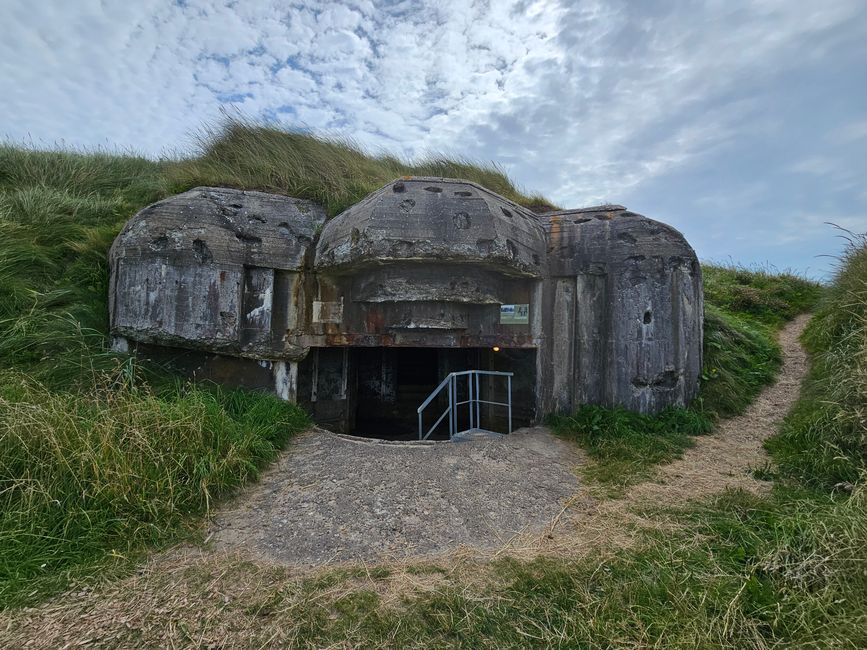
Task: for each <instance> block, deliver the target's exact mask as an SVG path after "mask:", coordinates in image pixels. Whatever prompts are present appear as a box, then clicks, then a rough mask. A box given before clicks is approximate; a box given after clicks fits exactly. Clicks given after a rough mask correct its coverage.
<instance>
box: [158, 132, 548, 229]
mask: <svg viewBox="0 0 867 650" xmlns="http://www.w3.org/2000/svg"><path fill="white" fill-rule="evenodd" d="M199 145H200V150H201V155H199V156H198V157H196V158H191V159H188V160H184V161H181V162H179V163H177V164H173V165H171V166H170V167H169V169H168V178H169V182H170V185H171V187H172V189H173V191H180V190H186V189H189V188H191V187H195V186H197V185H212V186H216V185H219V186H225V187H237V188H240V189H255V190H263V191H267V192H276V193H279V194H287V195H290V196H295V197H299V198H304V199H311V200H313V201H316V202H318V203H320V204H322V205H323V206H325V209H326V211H327V213H328V214H329V216H333V215H335V214H337V213H339V212H342V211H343V210H345V209H346V208H348V207H349V206H351V205H352V204H354V203H357V202H358V201H360V200H361V199H363V198H364V197H365V196H367V195H368V194H370V193H371V192H373V191H374V190H376V189H379V188H380V187H382V186H383V185H385V184H386V183H388V182H389V181H392V180H394V179H395V178H398V177H400V176H440V177H444V178H463V179H466V180H470V181H475V182H476V183H479V184H480V185H483V186H484V187H487V188H488V189H490V190H493V191H494V192H497V193H498V194H501V195H502V196H505V197H506V198H508V199H511V200H512V201H515V202H516V203H519V204H521V205H524V206H527V207H533V208H548V209H551V208H553V207H554V206H553V205H552V204H551V203H549V202H548V201H547V200H546V199H545V198H544V197H542V196H540V195H530V196H528V195H525V194H524V193H523V192H521V191H520V190H519V189H518V188H516V187H515V185H514V183H513V182H512V181H511V180H510V179H509V177H508V176H507V175H506V174H505V172H503V170H502V169H500V168H499V167H497V166H496V165H495V164H493V163H489V164H480V163H479V162H477V161H472V160H467V159H460V158H457V159H456V158H450V157H446V156H431V157H428V158H426V159H422V160H419V161H417V162H412V163H411V162H407V161H405V160H400V159H399V158H395V157H394V156H390V155H380V156H371V155H370V154H368V153H366V152H364V151H362V150H361V149H360V148H359V147H358V146H357V145H355V144H354V143H352V142H348V141H345V140H340V141H329V140H323V139H321V138H317V137H313V136H311V135H307V134H304V133H292V132H287V131H283V130H280V129H279V128H276V127H270V126H263V125H259V124H252V123H247V122H243V121H238V120H230V121H228V122H225V123H224V124H223V125H221V126H220V127H219V128H217V129H206V130H204V131H203V132H202V133H201V134H200V137H199Z"/></svg>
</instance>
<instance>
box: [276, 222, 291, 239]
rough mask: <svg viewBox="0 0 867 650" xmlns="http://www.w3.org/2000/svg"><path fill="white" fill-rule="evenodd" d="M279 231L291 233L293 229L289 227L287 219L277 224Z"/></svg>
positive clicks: (283, 233) (282, 233)
mask: <svg viewBox="0 0 867 650" xmlns="http://www.w3.org/2000/svg"><path fill="white" fill-rule="evenodd" d="M277 232H279V233H280V234H281V235H287V236H288V235H291V234H292V231H291V230H290V229H289V224H288V223H287V222H286V221H282V222H280V225H278V226H277Z"/></svg>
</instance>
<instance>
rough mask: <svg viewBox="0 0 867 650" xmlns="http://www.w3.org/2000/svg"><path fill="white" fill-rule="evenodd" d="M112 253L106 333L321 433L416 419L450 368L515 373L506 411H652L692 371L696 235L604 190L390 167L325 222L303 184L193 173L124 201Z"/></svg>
mask: <svg viewBox="0 0 867 650" xmlns="http://www.w3.org/2000/svg"><path fill="white" fill-rule="evenodd" d="M110 265H111V282H110V292H111V295H110V317H111V330H112V335H113V336H114V337H115V345H116V346H117V347H118V348H120V349H127V348H132V349H135V350H136V351H137V352H138V353H140V354H147V355H149V356H153V357H157V358H159V359H162V360H166V361H171V362H172V363H173V364H174V365H175V366H176V367H177V368H178V369H180V370H181V371H183V372H186V373H187V374H188V375H190V376H192V377H195V378H199V379H210V380H213V381H216V382H219V383H224V384H229V385H240V386H245V387H248V388H253V389H261V390H269V391H272V392H274V393H275V394H277V395H278V396H280V397H282V398H283V399H287V400H291V401H294V402H297V403H299V404H302V405H304V406H305V407H306V408H307V409H308V410H309V411H310V413H311V415H312V416H313V418H314V420H315V421H317V422H319V423H320V424H322V425H323V426H326V427H328V428H330V429H332V430H335V431H339V432H344V433H356V434H359V435H372V436H375V437H394V438H399V437H413V436H415V435H416V433H417V426H416V423H415V418H416V408H417V407H418V405H419V404H420V403H421V402H422V401H423V400H424V399H425V398H426V397H427V395H428V394H429V393H430V390H432V388H433V387H435V386H436V385H437V384H438V383H439V382H440V380H442V378H443V377H444V376H445V375H447V374H448V373H449V372H453V371H459V370H467V369H476V370H486V369H487V370H501V371H508V372H512V373H514V377H513V391H512V392H513V405H514V413H513V416H514V418H513V419H514V422H513V424H514V426H516V427H517V426H523V425H528V424H531V423H535V422H538V421H539V420H540V419H541V417H543V416H544V414H546V413H548V412H551V411H569V410H572V409H574V408H577V407H578V406H579V405H581V404H585V403H599V404H608V405H614V404H620V405H624V406H626V407H628V408H632V409H635V410H639V411H642V412H653V411H656V410H659V409H661V408H664V407H665V406H668V405H676V404H686V403H688V402H689V400H690V399H691V398H692V397H694V395H695V394H696V391H697V387H698V377H699V371H700V367H701V336H702V331H701V327H702V290H701V272H700V267H699V265H698V262H697V260H696V257H695V253H694V252H693V250H692V248H691V247H690V246H689V245H688V244H687V243H686V241H685V240H684V239H683V237H682V236H681V235H680V233H678V232H677V231H675V230H674V229H672V228H670V227H668V226H666V225H664V224H661V223H659V222H656V221H652V220H650V219H647V218H645V217H642V216H640V215H637V214H635V213H632V212H629V211H627V210H626V209H625V208H622V207H621V206H602V207H599V208H589V209H582V210H571V211H558V212H554V213H550V214H547V215H537V214H534V213H532V212H530V211H528V210H526V209H525V208H523V207H521V206H519V205H516V204H514V203H512V202H510V201H508V200H507V199H505V198H503V197H501V196H499V195H496V194H494V193H493V192H490V191H489V190H487V189H485V188H483V187H481V186H479V185H477V184H475V183H471V182H468V181H461V180H451V179H442V178H420V177H408V178H403V179H398V180H395V181H393V182H391V183H389V184H387V185H386V186H384V187H382V188H381V189H379V190H377V191H376V192H374V193H372V194H371V195H369V196H368V197H367V198H365V199H364V200H362V201H361V202H359V203H357V204H356V205H353V206H352V207H350V208H349V209H347V210H346V211H344V212H343V213H341V214H339V215H337V216H336V217H334V218H333V219H330V220H326V216H325V213H324V211H323V210H322V208H321V207H320V206H318V205H316V204H315V203H312V202H310V201H305V200H300V199H294V198H290V197H285V196H278V195H273V194H265V193H261V192H245V191H240V190H233V189H226V188H196V189H193V190H190V191H189V192H185V193H183V194H179V195H177V196H174V197H171V198H169V199H166V200H164V201H161V202H159V203H156V204H154V205H152V206H149V207H147V208H145V209H144V210H142V211H141V212H139V213H138V214H137V215H135V216H134V217H133V218H132V219H131V220H130V221H129V222H128V223H127V224H126V226H125V227H124V229H123V230H122V232H121V233H120V234H119V235H118V237H117V239H116V241H115V243H114V245H113V246H112V250H111V253H110ZM489 390H491V391H494V390H496V387H495V386H494V385H493V383H492V385H491V386H490V387H489ZM494 411H495V409H490V412H489V413H488V414H487V417H488V418H489V419H488V422H489V424H490V428H492V429H497V428H498V426H499V425H500V424H502V423H501V422H498V421H497V418H498V417H501V416H498V415H497V414H496V413H494ZM486 428H487V427H486ZM499 428H500V430H504V427H499Z"/></svg>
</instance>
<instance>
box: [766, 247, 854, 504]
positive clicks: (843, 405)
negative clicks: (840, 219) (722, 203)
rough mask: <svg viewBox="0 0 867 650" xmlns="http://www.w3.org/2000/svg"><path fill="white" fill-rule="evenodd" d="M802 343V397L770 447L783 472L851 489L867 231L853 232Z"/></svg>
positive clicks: (826, 485) (830, 485)
mask: <svg viewBox="0 0 867 650" xmlns="http://www.w3.org/2000/svg"><path fill="white" fill-rule="evenodd" d="M804 343H805V344H806V346H807V349H808V351H809V352H810V354H811V360H812V366H811V371H810V375H809V377H808V380H807V383H806V385H805V387H804V391H803V396H802V399H801V400H800V402H799V404H798V406H797V408H796V409H795V410H794V411H793V412H792V413H791V415H790V416H789V417H788V419H787V420H786V422H785V424H784V426H783V429H782V431H781V433H780V435H779V436H776V437H775V438H773V439H772V440H770V441H769V442H768V448H769V449H770V450H771V451H772V452H773V454H774V456H775V457H776V458H777V460H778V462H779V463H780V466H781V470H782V471H783V472H784V473H785V474H786V475H788V476H793V477H796V478H798V479H799V480H801V481H805V482H808V483H809V484H811V485H814V486H816V487H820V488H834V487H837V488H838V489H843V490H851V489H852V485H854V484H855V483H858V482H859V481H863V480H864V472H865V471H867V235H857V234H853V235H852V236H851V239H850V240H849V245H848V247H847V249H846V251H845V254H844V256H843V257H842V259H841V261H840V265H839V269H838V271H837V274H836V276H835V278H834V281H833V284H832V285H831V288H830V289H829V291H828V292H827V294H826V296H825V298H824V300H823V301H822V303H821V305H820V307H819V309H818V311H817V313H816V316H815V317H814V318H813V320H812V321H811V322H810V324H809V326H808V327H807V330H806V332H805V333H804Z"/></svg>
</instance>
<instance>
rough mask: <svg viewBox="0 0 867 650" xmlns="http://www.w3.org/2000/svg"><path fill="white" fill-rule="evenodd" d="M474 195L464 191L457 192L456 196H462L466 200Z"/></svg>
mask: <svg viewBox="0 0 867 650" xmlns="http://www.w3.org/2000/svg"><path fill="white" fill-rule="evenodd" d="M472 195H473V193H472V192H464V191H459V192H455V196H462V197H464V198H466V197H468V196H472Z"/></svg>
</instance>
